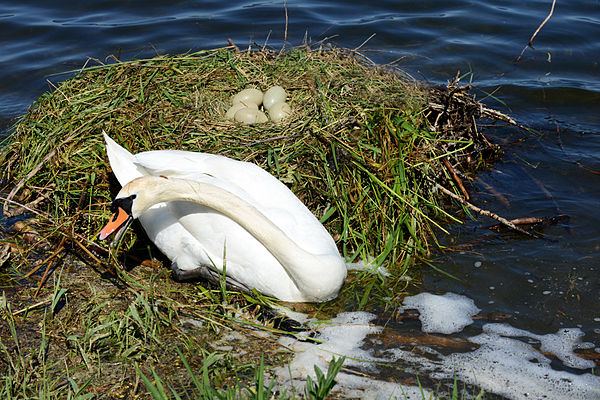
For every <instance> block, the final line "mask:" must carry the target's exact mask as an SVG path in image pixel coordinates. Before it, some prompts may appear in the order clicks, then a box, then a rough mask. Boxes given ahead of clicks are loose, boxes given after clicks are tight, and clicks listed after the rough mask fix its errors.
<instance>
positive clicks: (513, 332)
mask: <svg viewBox="0 0 600 400" xmlns="http://www.w3.org/2000/svg"><path fill="white" fill-rule="evenodd" d="M483 331H484V332H486V333H495V334H497V335H502V336H508V337H528V338H531V339H536V340H539V342H540V350H541V351H542V352H544V353H551V354H554V355H555V356H556V357H557V358H558V359H560V360H561V361H562V362H563V363H564V364H565V365H566V366H568V367H571V368H578V369H587V368H593V367H594V366H595V364H594V362H593V361H592V360H585V359H583V358H581V357H578V356H577V355H576V354H575V353H574V352H573V350H574V349H591V348H593V347H594V344H593V343H588V342H582V341H581V339H582V338H583V336H584V333H583V332H582V331H581V329H579V328H570V329H568V328H564V329H559V330H558V332H556V333H549V334H546V335H536V334H535V333H531V332H528V331H525V330H523V329H517V328H513V327H512V326H510V325H508V324H486V325H484V326H483Z"/></svg>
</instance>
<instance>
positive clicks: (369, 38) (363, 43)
mask: <svg viewBox="0 0 600 400" xmlns="http://www.w3.org/2000/svg"><path fill="white" fill-rule="evenodd" d="M375 35H376V33H374V34H372V35H371V36H369V37H368V38H367V40H365V41H364V42H362V43H361V44H360V46H358V47H355V48H354V49H352V51H353V52H356V51H358V49H360V48H361V47H363V46H364V45H365V44H367V42H368V41H369V40H371V39H373V37H374V36H375Z"/></svg>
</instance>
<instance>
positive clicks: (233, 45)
mask: <svg viewBox="0 0 600 400" xmlns="http://www.w3.org/2000/svg"><path fill="white" fill-rule="evenodd" d="M227 43H229V45H230V46H231V47H233V48H234V49H235V51H236V52H238V51H240V49H239V48H238V47H237V46H236V44H235V43H234V42H233V40H232V39H231V38H227Z"/></svg>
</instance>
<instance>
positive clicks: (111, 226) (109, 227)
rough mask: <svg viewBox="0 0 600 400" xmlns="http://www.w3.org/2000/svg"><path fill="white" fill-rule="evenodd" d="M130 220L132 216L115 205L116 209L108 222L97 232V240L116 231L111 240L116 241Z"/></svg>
mask: <svg viewBox="0 0 600 400" xmlns="http://www.w3.org/2000/svg"><path fill="white" fill-rule="evenodd" d="M132 220H133V217H132V216H131V215H129V214H128V213H127V212H126V211H125V210H123V209H122V208H121V207H117V211H116V212H115V213H114V214H113V215H112V217H111V218H110V221H108V223H107V224H106V225H105V226H104V228H102V230H101V231H100V233H99V234H98V240H104V239H106V238H107V237H109V236H110V235H112V233H113V232H114V231H118V232H117V235H116V236H115V240H113V242H118V241H119V239H121V236H123V233H125V231H126V230H127V227H128V226H129V224H130V223H131V221H132Z"/></svg>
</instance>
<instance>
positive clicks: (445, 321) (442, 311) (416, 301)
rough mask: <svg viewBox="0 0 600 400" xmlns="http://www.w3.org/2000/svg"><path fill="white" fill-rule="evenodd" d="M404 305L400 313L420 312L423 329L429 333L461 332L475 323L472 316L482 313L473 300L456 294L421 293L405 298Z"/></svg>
mask: <svg viewBox="0 0 600 400" xmlns="http://www.w3.org/2000/svg"><path fill="white" fill-rule="evenodd" d="M402 304H403V306H402V307H401V308H400V311H403V310H406V309H409V308H416V309H417V310H419V314H420V316H419V320H420V321H421V324H422V327H421V329H422V330H423V332H428V333H445V334H450V333H455V332H460V331H462V330H463V328H464V327H465V326H467V325H470V324H472V323H473V319H472V316H473V315H475V314H477V313H478V312H479V311H480V310H479V308H477V307H476V306H475V302H474V301H473V300H471V299H469V298H468V297H465V296H461V295H458V294H455V293H446V294H445V295H443V296H439V295H435V294H431V293H420V294H418V295H416V296H408V297H405V298H404V301H403V302H402Z"/></svg>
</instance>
